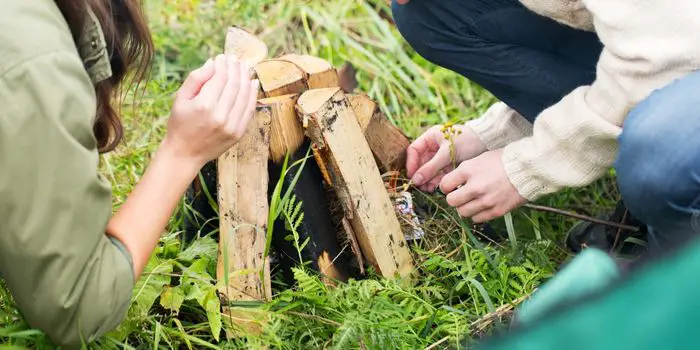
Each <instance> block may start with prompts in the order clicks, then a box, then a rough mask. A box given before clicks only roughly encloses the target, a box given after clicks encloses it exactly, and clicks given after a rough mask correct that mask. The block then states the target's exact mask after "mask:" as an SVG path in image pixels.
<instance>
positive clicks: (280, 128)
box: [258, 94, 304, 164]
mask: <svg viewBox="0 0 700 350" xmlns="http://www.w3.org/2000/svg"><path fill="white" fill-rule="evenodd" d="M298 98H299V94H291V95H282V96H277V97H271V98H266V99H261V100H258V104H260V105H262V106H268V107H270V109H271V117H272V130H271V135H270V159H272V161H273V162H275V163H276V164H280V163H282V161H283V160H284V158H285V156H286V155H287V154H288V153H289V154H294V153H295V152H296V151H297V150H298V149H299V147H301V144H302V143H304V129H303V128H302V126H301V122H299V119H298V118H297V115H296V111H295V108H294V107H295V106H296V103H297V99H298Z"/></svg>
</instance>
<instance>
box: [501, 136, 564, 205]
mask: <svg viewBox="0 0 700 350" xmlns="http://www.w3.org/2000/svg"><path fill="white" fill-rule="evenodd" d="M526 157H527V155H526V154H522V148H520V147H508V146H506V147H505V148H504V149H503V155H502V161H503V168H504V170H505V171H506V174H507V175H508V178H509V179H510V182H511V184H512V185H513V187H515V188H516V189H517V190H518V193H519V194H520V195H521V196H522V197H523V198H525V199H526V200H527V201H529V202H533V201H535V200H537V199H539V198H541V197H542V196H544V195H547V194H549V193H552V192H556V189H555V188H553V187H552V186H551V182H550V185H548V182H547V181H545V179H543V178H541V177H540V176H538V173H537V172H535V171H533V169H532V168H533V166H532V165H531V164H528V163H527V162H525V161H523V160H524V159H526Z"/></svg>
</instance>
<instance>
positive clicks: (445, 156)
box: [412, 145, 451, 186]
mask: <svg viewBox="0 0 700 350" xmlns="http://www.w3.org/2000/svg"><path fill="white" fill-rule="evenodd" d="M450 159H451V158H450V147H449V146H448V145H443V146H441V147H440V149H439V150H438V151H437V153H435V156H433V158H431V159H430V160H429V161H427V162H426V163H425V164H423V166H421V167H420V168H419V169H418V170H416V174H415V175H413V179H412V180H413V183H414V184H415V185H416V186H421V185H423V184H426V183H428V181H430V180H432V179H433V178H434V177H435V176H437V175H438V173H440V171H441V170H442V169H444V168H445V167H447V166H448V165H450Z"/></svg>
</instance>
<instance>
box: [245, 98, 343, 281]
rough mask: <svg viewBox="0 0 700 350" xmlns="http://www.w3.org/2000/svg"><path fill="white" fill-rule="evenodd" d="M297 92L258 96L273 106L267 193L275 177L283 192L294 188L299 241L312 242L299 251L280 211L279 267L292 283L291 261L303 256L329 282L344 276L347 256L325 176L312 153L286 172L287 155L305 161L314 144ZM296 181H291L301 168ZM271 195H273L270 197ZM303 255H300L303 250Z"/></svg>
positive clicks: (294, 263) (275, 238) (276, 235)
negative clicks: (299, 112) (300, 214)
mask: <svg viewBox="0 0 700 350" xmlns="http://www.w3.org/2000/svg"><path fill="white" fill-rule="evenodd" d="M298 98H299V95H283V96H278V97H271V98H267V99H263V100H260V101H258V103H259V105H260V106H266V107H269V108H270V111H271V119H272V123H271V125H272V130H271V137H270V160H271V162H270V164H269V176H270V182H269V184H270V186H269V196H272V195H273V192H274V188H275V186H276V185H277V183H278V182H279V181H280V180H281V181H282V193H283V194H284V193H286V192H287V190H288V189H290V188H291V194H292V195H293V196H294V197H295V198H296V200H297V201H299V202H301V203H302V208H303V209H302V212H303V214H304V216H303V219H302V220H301V221H300V222H299V227H297V228H296V231H297V234H298V236H299V242H298V244H300V245H301V244H302V243H303V242H305V241H306V240H307V239H308V244H307V245H306V246H305V247H304V248H303V249H302V250H301V252H300V253H299V252H298V251H297V248H296V246H295V245H294V242H293V241H290V240H288V239H287V237H288V235H289V234H291V232H290V231H289V230H288V229H287V219H286V218H285V217H284V215H281V217H279V218H278V219H277V220H276V221H275V227H274V231H273V232H274V236H273V245H274V247H275V250H276V251H277V253H278V254H279V258H280V261H279V267H280V268H281V269H282V272H283V274H284V275H285V280H286V281H287V282H288V283H292V282H293V276H292V275H291V267H293V266H298V265H299V264H300V263H301V262H300V261H299V258H301V260H303V261H304V262H310V263H311V268H312V269H314V270H316V271H319V272H320V273H321V274H323V275H324V276H326V277H325V278H324V279H326V281H327V282H328V283H332V281H333V280H341V281H345V280H347V277H348V267H347V266H348V264H349V263H348V261H347V257H346V256H345V255H342V256H341V251H342V249H341V243H340V242H339V240H338V238H337V234H336V228H335V226H334V223H333V218H332V217H333V216H332V214H331V212H330V209H329V208H330V203H329V201H328V198H327V197H326V191H325V188H324V187H323V177H322V174H321V170H320V169H319V167H318V164H317V163H316V162H315V161H314V159H313V158H310V159H307V161H306V162H305V163H304V166H303V168H300V166H299V165H297V166H294V167H292V168H290V169H288V172H287V174H285V176H284V178H282V170H283V169H282V168H283V166H282V165H283V162H284V160H285V158H286V157H287V155H289V159H288V162H287V164H288V167H291V166H292V165H293V164H294V163H295V162H298V161H303V160H304V158H305V157H306V154H307V152H308V150H309V147H310V146H311V143H310V142H309V141H308V140H307V139H306V138H305V136H304V130H303V128H302V125H301V122H300V121H299V119H298V118H297V114H296V110H295V106H296V103H297V99H298ZM299 172H301V173H300V174H299V178H298V180H297V182H296V184H294V183H293V180H294V178H295V176H296V175H297V174H298V173H299ZM270 201H272V198H271V197H270ZM300 255H301V256H300Z"/></svg>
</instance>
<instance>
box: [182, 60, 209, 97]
mask: <svg viewBox="0 0 700 350" xmlns="http://www.w3.org/2000/svg"><path fill="white" fill-rule="evenodd" d="M212 75H214V60H212V59H211V58H210V59H208V60H207V62H206V63H205V64H204V65H203V66H201V67H199V68H197V69H195V70H193V71H192V72H190V74H189V75H187V79H185V81H184V82H183V83H182V86H180V90H178V92H177V97H178V98H184V99H187V100H189V99H192V98H194V97H195V96H197V94H199V90H201V89H202V86H204V84H205V83H206V82H207V81H208V80H209V79H210V78H211V77H212Z"/></svg>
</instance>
